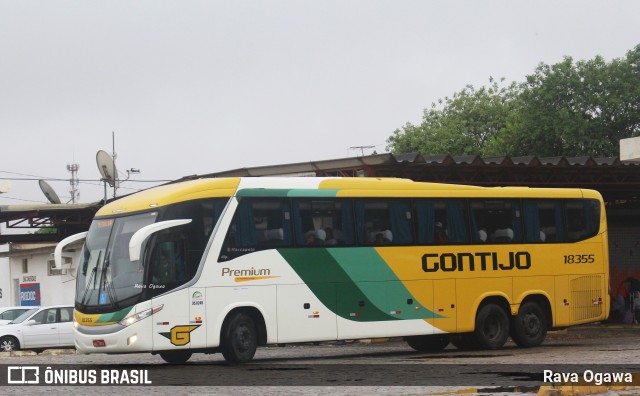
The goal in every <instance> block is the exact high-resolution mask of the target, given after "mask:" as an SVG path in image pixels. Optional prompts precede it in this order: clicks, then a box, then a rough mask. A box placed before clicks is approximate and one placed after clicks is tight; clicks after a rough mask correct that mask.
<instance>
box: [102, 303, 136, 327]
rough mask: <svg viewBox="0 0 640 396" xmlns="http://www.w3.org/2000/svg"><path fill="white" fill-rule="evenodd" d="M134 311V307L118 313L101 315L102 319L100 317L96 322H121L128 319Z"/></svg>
mask: <svg viewBox="0 0 640 396" xmlns="http://www.w3.org/2000/svg"><path fill="white" fill-rule="evenodd" d="M132 309H133V305H132V306H130V307H127V308H124V309H121V310H119V311H116V312H111V313H105V314H102V315H100V317H98V319H97V320H96V323H105V322H119V321H121V320H122V319H124V318H126V317H127V315H128V314H129V312H131V310H132Z"/></svg>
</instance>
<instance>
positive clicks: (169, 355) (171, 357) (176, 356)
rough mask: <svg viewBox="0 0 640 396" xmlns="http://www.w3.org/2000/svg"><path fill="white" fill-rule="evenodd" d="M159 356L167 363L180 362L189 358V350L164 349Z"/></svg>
mask: <svg viewBox="0 0 640 396" xmlns="http://www.w3.org/2000/svg"><path fill="white" fill-rule="evenodd" d="M159 355H160V357H161V358H162V360H164V361H165V362H167V363H173V364H182V363H185V362H186V361H187V360H189V359H190V358H191V352H190V351H164V352H160V354H159Z"/></svg>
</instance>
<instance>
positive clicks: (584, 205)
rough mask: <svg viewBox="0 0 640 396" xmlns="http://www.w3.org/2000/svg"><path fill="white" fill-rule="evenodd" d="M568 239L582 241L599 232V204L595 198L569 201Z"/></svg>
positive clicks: (567, 207) (567, 209) (567, 205)
mask: <svg viewBox="0 0 640 396" xmlns="http://www.w3.org/2000/svg"><path fill="white" fill-rule="evenodd" d="M566 211H567V240H568V241H569V242H576V241H581V240H583V239H587V238H590V237H592V236H594V235H596V234H597V233H598V223H599V218H600V216H599V214H600V209H599V204H598V202H597V201H593V200H583V199H581V200H577V201H567V204H566Z"/></svg>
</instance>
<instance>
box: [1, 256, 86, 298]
mask: <svg viewBox="0 0 640 396" xmlns="http://www.w3.org/2000/svg"><path fill="white" fill-rule="evenodd" d="M52 253H53V247H52V248H51V251H50V252H47V253H42V252H39V253H28V252H25V254H15V255H12V256H11V257H9V271H10V275H9V288H8V290H9V293H8V295H5V293H4V292H3V299H2V301H3V303H5V304H4V305H40V306H47V305H55V304H73V302H74V296H75V287H76V284H75V276H76V274H75V272H76V269H77V263H78V260H79V256H80V250H79V249H78V250H77V251H75V252H65V254H64V256H68V257H71V264H70V265H65V266H63V271H62V274H60V275H52V274H50V271H49V261H50V260H52V255H51V254H52ZM24 260H26V267H27V268H26V270H27V271H26V272H25V271H24V269H23V261H24Z"/></svg>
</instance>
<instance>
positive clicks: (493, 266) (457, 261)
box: [422, 252, 531, 272]
mask: <svg viewBox="0 0 640 396" xmlns="http://www.w3.org/2000/svg"><path fill="white" fill-rule="evenodd" d="M503 261H504V263H503ZM505 263H506V264H505ZM476 264H477V266H476ZM530 267H531V254H529V252H509V259H508V261H507V260H503V258H502V257H500V256H499V255H498V253H497V252H479V253H442V254H435V253H427V254H425V255H423V256H422V270H423V271H424V272H437V271H444V272H451V271H476V269H477V270H479V271H486V270H488V269H489V270H493V271H498V270H512V269H514V268H515V269H521V270H526V269H529V268H530Z"/></svg>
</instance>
